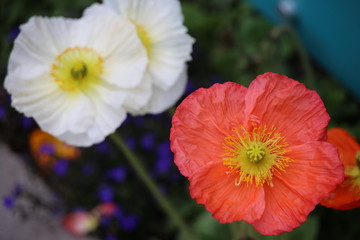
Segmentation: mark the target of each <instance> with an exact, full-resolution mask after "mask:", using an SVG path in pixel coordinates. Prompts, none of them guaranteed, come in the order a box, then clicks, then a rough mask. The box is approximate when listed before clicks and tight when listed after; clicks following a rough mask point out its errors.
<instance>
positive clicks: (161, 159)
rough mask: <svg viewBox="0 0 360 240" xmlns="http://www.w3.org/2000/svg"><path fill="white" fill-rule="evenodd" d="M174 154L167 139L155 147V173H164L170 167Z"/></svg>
mask: <svg viewBox="0 0 360 240" xmlns="http://www.w3.org/2000/svg"><path fill="white" fill-rule="evenodd" d="M173 158H174V155H173V153H172V152H171V150H170V144H169V141H166V142H163V143H161V144H160V146H159V147H158V149H157V160H156V162H155V171H156V173H160V174H161V173H166V172H168V171H169V170H170V168H171V167H172V161H173Z"/></svg>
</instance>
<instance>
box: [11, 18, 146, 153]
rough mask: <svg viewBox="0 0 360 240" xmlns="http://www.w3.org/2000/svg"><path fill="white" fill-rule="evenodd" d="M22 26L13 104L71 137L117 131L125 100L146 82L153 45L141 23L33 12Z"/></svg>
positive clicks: (90, 139)
mask: <svg viewBox="0 0 360 240" xmlns="http://www.w3.org/2000/svg"><path fill="white" fill-rule="evenodd" d="M20 30H21V31H20V34H19V36H18V37H17V38H16V40H15V44H14V49H13V51H12V52H11V54H10V59H9V65H8V75H7V76H6V79H5V88H6V89H7V91H8V92H9V93H10V94H11V95H12V105H13V106H14V107H15V108H16V109H17V110H18V111H19V112H23V113H25V115H26V116H29V117H33V118H34V119H35V120H36V122H37V123H38V124H39V125H40V127H41V129H42V130H44V131H46V132H48V133H51V134H52V135H54V136H55V137H57V138H59V139H61V140H62V141H65V142H67V143H68V144H71V145H76V146H90V145H92V144H94V143H98V142H101V141H102V140H104V138H105V137H106V136H107V135H108V134H110V133H112V132H113V131H115V129H116V128H117V127H118V126H119V125H120V124H121V123H122V122H123V121H124V119H125V117H126V111H125V109H124V107H123V105H124V102H125V101H127V100H126V99H127V98H131V99H133V98H134V96H132V94H133V93H134V92H137V93H138V92H139V91H140V89H142V87H143V85H144V84H145V83H143V79H142V77H143V72H144V71H145V68H146V65H147V57H146V50H145V48H144V47H143V46H142V44H141V41H140V39H139V37H138V35H137V31H136V28H135V27H134V25H133V24H131V23H130V22H128V21H126V20H124V19H120V18H117V17H114V16H97V15H94V16H88V17H85V18H82V19H65V18H61V17H56V18H44V17H32V18H31V19H30V20H29V22H28V23H26V24H24V25H22V26H21V27H20ZM149 97H150V95H149V94H148V95H146V93H144V94H142V95H137V98H136V101H138V102H142V101H144V102H147V101H148V98H149Z"/></svg>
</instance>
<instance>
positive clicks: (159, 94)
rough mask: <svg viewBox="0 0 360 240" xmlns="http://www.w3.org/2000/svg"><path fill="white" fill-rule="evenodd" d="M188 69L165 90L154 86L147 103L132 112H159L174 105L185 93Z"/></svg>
mask: <svg viewBox="0 0 360 240" xmlns="http://www.w3.org/2000/svg"><path fill="white" fill-rule="evenodd" d="M187 79H188V78H187V69H186V68H184V69H183V71H182V72H181V74H180V76H179V78H178V79H177V81H176V83H175V85H174V86H172V87H171V88H170V89H168V90H163V89H161V88H159V87H157V86H154V87H153V95H152V97H151V99H150V101H149V103H148V104H147V106H145V107H143V108H142V109H140V110H139V111H132V112H130V113H131V114H133V115H142V114H147V113H151V114H158V113H161V112H163V111H165V110H166V109H168V108H170V107H171V106H173V105H174V104H175V103H176V102H177V101H178V100H179V99H180V97H181V96H182V95H183V94H184V92H185V88H186V83H187Z"/></svg>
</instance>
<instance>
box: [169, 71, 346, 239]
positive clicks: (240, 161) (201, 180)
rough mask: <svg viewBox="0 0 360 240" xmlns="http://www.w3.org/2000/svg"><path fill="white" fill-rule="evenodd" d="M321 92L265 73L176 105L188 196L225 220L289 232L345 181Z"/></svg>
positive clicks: (177, 147)
mask: <svg viewBox="0 0 360 240" xmlns="http://www.w3.org/2000/svg"><path fill="white" fill-rule="evenodd" d="M328 121H329V116H328V114H327V113H326V109H325V107H324V104H323V103H322V101H321V99H320V97H319V96H318V94H317V93H316V92H314V91H311V90H308V89H306V88H305V86H304V85H303V84H300V83H299V82H296V81H294V80H292V79H289V78H287V77H286V76H282V75H278V74H275V73H265V74H263V75H260V76H258V77H257V78H256V79H255V80H254V81H253V82H252V83H251V84H250V86H249V88H246V87H244V86H242V85H239V84H237V83H230V82H229V83H224V84H215V85H213V86H212V87H210V88H209V89H199V90H197V91H195V92H194V93H192V94H191V95H189V96H188V97H187V98H186V99H185V100H184V101H183V102H182V103H181V104H180V106H179V107H178V108H177V109H176V112H175V115H174V117H173V121H172V123H173V126H172V128H171V135H170V140H171V149H172V151H173V152H174V154H175V156H174V157H175V163H176V165H177V166H178V168H179V169H180V171H181V173H182V174H183V175H184V176H186V177H189V180H190V193H191V196H192V197H193V198H196V199H197V202H198V203H201V204H204V205H205V207H206V209H207V210H209V211H210V212H212V213H213V217H214V218H216V219H218V220H219V221H220V222H222V223H226V222H232V221H239V220H244V221H246V222H248V223H251V224H252V225H253V226H254V228H255V229H256V230H257V231H259V232H260V233H262V234H265V235H277V234H279V233H282V232H288V231H291V230H292V229H293V228H295V227H297V226H299V225H300V223H301V222H303V221H305V220H306V217H307V215H308V214H309V213H310V211H312V210H313V209H314V207H315V205H316V204H318V203H319V201H320V199H322V198H323V197H324V196H328V194H329V193H330V191H332V190H333V189H334V188H335V186H336V184H338V183H340V182H341V181H342V180H343V167H342V164H341V162H340V161H339V157H338V154H337V150H336V147H335V146H334V145H332V144H330V143H328V142H326V141H325V140H326V127H327V124H328Z"/></svg>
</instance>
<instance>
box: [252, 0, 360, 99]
mask: <svg viewBox="0 0 360 240" xmlns="http://www.w3.org/2000/svg"><path fill="white" fill-rule="evenodd" d="M248 1H249V2H250V4H251V5H253V6H254V7H255V8H256V9H258V10H259V11H260V12H261V13H263V14H264V15H265V16H266V17H268V18H269V19H270V20H272V21H273V22H275V23H283V22H286V21H288V22H289V23H290V24H291V25H292V26H293V27H294V29H295V30H296V32H297V33H298V35H299V37H300V39H301V41H302V42H303V43H304V45H305V47H306V48H307V50H308V51H309V53H310V54H311V56H312V57H313V58H314V59H315V60H316V61H317V62H319V63H320V64H321V65H322V66H323V67H324V68H326V69H327V70H328V71H329V72H330V73H331V74H333V75H334V76H335V77H336V78H338V79H339V80H340V81H342V82H343V83H344V85H345V86H346V87H347V88H348V89H350V90H351V91H352V92H353V93H354V94H355V96H356V97H357V99H358V100H360V77H359V71H360V0H345V1H344V0H248Z"/></svg>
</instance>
